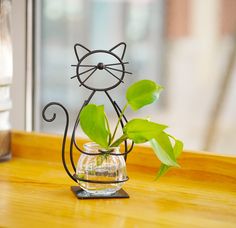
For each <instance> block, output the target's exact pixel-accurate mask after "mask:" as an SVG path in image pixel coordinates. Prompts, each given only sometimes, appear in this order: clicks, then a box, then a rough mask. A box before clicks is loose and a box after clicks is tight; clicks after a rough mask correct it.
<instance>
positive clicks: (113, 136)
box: [111, 103, 128, 142]
mask: <svg viewBox="0 0 236 228" xmlns="http://www.w3.org/2000/svg"><path fill="white" fill-rule="evenodd" d="M127 107H128V103H126V104H125V106H124V108H123V109H122V111H121V114H120V116H119V119H118V122H117V124H116V127H115V130H114V133H113V135H112V137H111V142H112V141H113V140H114V138H115V135H116V132H117V129H118V127H119V123H120V121H121V119H122V117H123V115H124V112H125V110H126V109H127Z"/></svg>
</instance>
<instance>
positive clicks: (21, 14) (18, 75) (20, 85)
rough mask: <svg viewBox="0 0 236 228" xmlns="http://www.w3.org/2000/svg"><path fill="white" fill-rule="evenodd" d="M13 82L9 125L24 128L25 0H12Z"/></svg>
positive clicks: (14, 127) (19, 128)
mask: <svg viewBox="0 0 236 228" xmlns="http://www.w3.org/2000/svg"><path fill="white" fill-rule="evenodd" d="M12 42H13V84H12V86H11V98H12V102H13V108H12V110H11V125H12V128H13V129H18V130H24V129H25V84H26V83H25V82H26V0H13V1H12Z"/></svg>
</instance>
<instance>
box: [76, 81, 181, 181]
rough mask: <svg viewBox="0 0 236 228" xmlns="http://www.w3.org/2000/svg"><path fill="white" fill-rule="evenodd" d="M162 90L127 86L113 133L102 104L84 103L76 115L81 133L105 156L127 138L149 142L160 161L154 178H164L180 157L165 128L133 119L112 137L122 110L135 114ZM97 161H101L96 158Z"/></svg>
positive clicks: (138, 84)
mask: <svg viewBox="0 0 236 228" xmlns="http://www.w3.org/2000/svg"><path fill="white" fill-rule="evenodd" d="M162 90H163V87H162V86H160V85H158V84H156V83H155V82H154V81H151V80H141V81H138V82H136V83H134V84H133V85H131V86H130V87H129V88H128V89H127V91H126V100H127V101H126V104H125V106H124V108H123V109H122V112H121V114H120V116H119V118H118V121H117V124H116V126H115V128H114V131H113V132H111V130H110V129H111V128H110V126H109V121H108V119H107V116H106V113H105V111H104V105H96V104H88V105H86V106H85V107H84V108H83V109H82V111H81V114H80V125H81V128H82V130H83V131H84V133H85V134H86V135H87V136H88V137H89V138H90V139H91V140H92V141H94V142H95V143H97V144H98V145H100V146H101V148H104V149H105V150H106V151H108V153H106V154H104V156H109V150H110V149H111V148H112V147H117V146H119V145H120V144H121V143H122V142H124V141H125V140H127V139H130V140H132V141H133V142H134V143H135V144H140V143H145V142H149V143H150V145H151V147H152V149H153V151H154V153H155V155H156V156H157V158H158V159H159V160H160V161H161V166H160V169H159V171H158V173H157V178H159V177H161V176H162V175H164V174H165V173H166V172H167V171H168V169H169V168H170V167H179V164H178V163H177V158H178V157H179V156H180V154H181V152H182V149H183V143H182V142H181V141H180V140H178V139H176V138H175V137H174V136H172V135H170V134H168V133H167V132H165V130H166V128H167V126H166V125H163V124H159V123H155V122H152V121H150V120H149V119H144V118H134V119H132V120H130V121H128V122H127V123H126V124H125V126H124V128H123V129H122V130H123V134H122V135H120V136H118V137H117V136H116V134H117V129H118V126H119V123H120V121H121V119H122V116H123V115H124V112H125V110H126V109H127V108H128V107H130V108H131V109H132V110H133V111H137V110H139V109H141V108H142V107H144V106H146V105H150V104H152V103H154V102H155V101H156V100H157V99H158V98H159V95H160V92H161V91H162ZM100 162H102V160H101V159H100Z"/></svg>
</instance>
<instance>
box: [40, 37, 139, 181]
mask: <svg viewBox="0 0 236 228" xmlns="http://www.w3.org/2000/svg"><path fill="white" fill-rule="evenodd" d="M121 44H123V45H124V51H123V53H122V58H121V59H120V58H119V57H118V56H117V55H115V54H114V53H113V52H112V50H114V49H115V48H116V47H118V46H119V45H121ZM76 45H78V44H76ZM76 45H75V46H74V49H75V50H76ZM80 46H82V45H80ZM82 47H84V46H82ZM84 48H85V49H86V50H88V51H89V49H87V48H86V47H84ZM125 50H126V44H125V43H123V42H122V43H119V44H117V45H116V46H115V47H114V48H112V49H110V50H109V51H106V50H95V51H89V53H88V54H87V55H85V56H83V57H82V58H81V59H80V60H79V58H78V55H77V53H76V57H77V59H78V60H79V63H78V65H77V69H76V71H77V75H78V68H79V64H80V63H81V62H82V61H83V59H85V58H86V57H87V56H89V55H91V54H94V53H101V52H102V53H109V54H111V55H113V56H114V57H115V58H116V59H117V60H118V61H119V62H120V64H121V66H122V70H123V72H122V76H121V78H120V80H119V81H118V82H117V83H116V84H115V85H113V86H111V87H108V88H104V89H98V88H92V87H88V86H87V85H85V84H83V82H82V81H81V79H80V77H77V78H78V80H79V81H80V83H81V84H82V85H84V86H85V87H86V88H87V89H90V90H92V93H91V94H90V96H89V97H88V99H87V100H85V101H84V103H83V105H82V107H81V109H80V110H79V112H78V115H77V118H76V121H75V124H74V127H73V131H72V136H71V140H70V151H69V155H70V163H71V166H72V168H73V171H74V172H76V166H75V162H74V159H73V153H74V152H73V148H74V147H75V148H76V149H77V151H79V152H81V153H83V154H86V155H91V156H95V155H102V154H104V151H99V152H98V153H88V152H86V151H84V150H82V149H81V148H80V147H79V146H78V144H77V142H76V137H75V133H76V130H77V128H78V125H79V122H80V113H81V111H82V109H83V108H84V107H85V106H86V105H87V104H88V103H89V102H90V100H91V99H92V97H93V96H94V94H95V92H97V91H104V92H105V94H106V96H107V97H108V99H109V101H110V102H111V104H112V106H113V108H114V110H115V112H116V114H117V117H118V118H119V117H120V115H121V113H122V111H121V108H120V107H119V105H118V104H117V103H116V102H115V101H114V100H113V99H112V97H111V96H110V95H109V93H108V92H107V91H108V90H110V89H113V88H115V87H117V86H118V85H119V84H120V83H121V82H122V80H123V78H124V75H125V73H130V72H126V71H125V66H124V64H125V63H124V62H123V61H122V60H123V57H124V53H125ZM51 106H58V107H60V108H61V109H62V110H63V111H64V113H65V116H66V125H65V130H64V135H63V141H62V148H61V151H62V163H63V167H64V169H65V171H66V173H67V174H68V176H69V177H70V178H71V179H72V180H73V181H75V182H77V181H84V182H90V183H100V184H110V183H121V182H125V181H127V180H128V179H129V178H128V177H126V178H125V179H124V180H117V181H94V180H93V181H92V180H86V179H82V178H79V177H78V176H76V174H71V172H70V170H69V168H68V165H67V164H66V156H65V146H66V140H67V133H68V127H69V113H68V111H67V109H66V108H65V107H64V106H63V105H62V104H60V103H58V102H50V103H48V104H47V105H46V106H45V107H44V108H43V110H42V117H43V119H44V120H45V121H47V122H53V121H54V120H55V119H56V113H55V112H54V113H53V115H52V117H50V118H49V117H47V116H46V111H47V109H48V108H49V107H51ZM127 122H128V120H127V118H126V117H125V115H122V118H121V120H120V126H121V127H122V129H123V127H124V125H125V123H127ZM133 146H134V142H133V141H132V143H131V146H130V147H128V142H127V140H125V142H124V149H125V150H124V152H121V153H119V154H117V153H113V152H109V155H112V156H124V158H125V161H126V160H127V155H128V154H129V153H130V152H131V151H132V149H133Z"/></svg>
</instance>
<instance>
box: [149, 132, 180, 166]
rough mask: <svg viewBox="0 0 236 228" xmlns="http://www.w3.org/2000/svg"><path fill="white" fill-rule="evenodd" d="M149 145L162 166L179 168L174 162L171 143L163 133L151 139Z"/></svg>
mask: <svg viewBox="0 0 236 228" xmlns="http://www.w3.org/2000/svg"><path fill="white" fill-rule="evenodd" d="M150 144H151V146H152V148H153V150H154V152H155V154H156V156H157V157H158V158H159V160H160V161H161V162H162V163H163V164H165V165H168V166H176V167H179V165H178V164H177V162H176V158H175V155H174V151H173V148H172V145H171V141H170V139H169V137H168V135H167V134H166V133H165V132H161V133H160V134H159V135H158V136H157V137H155V138H154V139H151V140H150Z"/></svg>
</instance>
